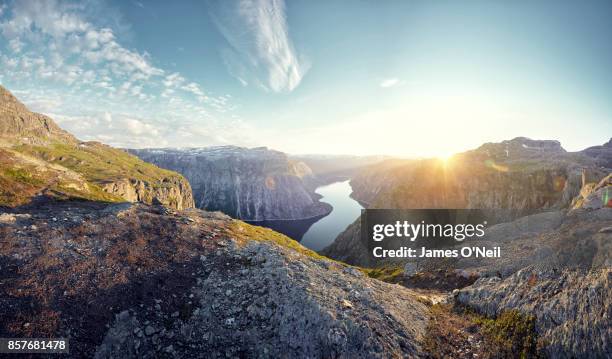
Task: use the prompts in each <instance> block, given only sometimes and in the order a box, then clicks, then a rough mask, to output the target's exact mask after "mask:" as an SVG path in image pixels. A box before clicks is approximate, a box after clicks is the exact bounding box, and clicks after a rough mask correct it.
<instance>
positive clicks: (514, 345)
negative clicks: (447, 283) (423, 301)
mask: <svg viewBox="0 0 612 359" xmlns="http://www.w3.org/2000/svg"><path fill="white" fill-rule="evenodd" d="M430 310H431V311H430V321H429V324H428V326H427V335H426V337H425V342H424V344H423V349H424V351H425V352H426V353H427V357H429V358H447V357H454V356H456V355H457V349H458V348H463V350H465V349H466V348H469V350H470V351H472V352H473V353H474V354H476V355H478V357H480V358H524V359H527V358H544V357H546V355H545V353H544V351H543V350H542V344H543V343H542V342H541V341H540V340H539V339H538V335H537V332H536V330H535V317H534V316H532V315H526V314H523V313H521V312H519V311H518V310H515V309H512V310H506V311H503V312H502V313H500V314H499V315H498V316H497V317H495V318H487V317H485V316H483V315H480V314H478V313H476V312H474V311H473V310H472V309H470V308H466V307H463V306H456V305H455V306H453V305H451V304H435V305H433V306H431V308H430ZM470 338H472V339H471V340H470ZM476 341H477V342H479V343H480V345H478V346H476V345H474V343H475V342H476Z"/></svg>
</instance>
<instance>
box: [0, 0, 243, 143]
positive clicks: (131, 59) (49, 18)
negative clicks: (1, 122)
mask: <svg viewBox="0 0 612 359" xmlns="http://www.w3.org/2000/svg"><path fill="white" fill-rule="evenodd" d="M90 1H93V2H95V1H97V0H90ZM0 2H1V0H0ZM9 7H10V11H4V17H3V18H0V43H3V44H5V45H6V51H5V48H2V49H1V50H2V53H0V79H2V83H3V84H4V85H6V86H9V90H11V91H13V92H14V93H15V95H16V96H18V97H19V99H20V100H21V101H23V102H24V103H26V104H27V105H28V106H31V107H32V109H33V110H35V111H39V112H42V113H46V114H49V115H50V116H51V117H52V118H54V119H56V120H57V121H58V122H59V123H60V125H61V126H62V127H64V128H65V129H66V130H68V131H70V132H72V133H74V134H75V135H76V136H77V137H78V138H80V139H83V140H99V141H103V142H105V143H107V144H110V145H114V146H120V147H151V146H155V147H159V146H165V145H172V146H203V145H213V144H227V143H226V142H224V141H229V140H232V142H234V143H239V144H240V143H242V144H244V143H245V141H244V140H243V138H242V137H241V136H243V134H246V133H248V131H244V128H243V126H242V125H241V124H240V121H228V120H227V118H231V116H232V111H233V109H234V108H235V106H233V105H232V104H231V103H230V101H229V97H227V96H216V95H212V94H209V93H207V91H204V90H203V89H204V87H203V86H202V85H201V84H199V83H197V82H194V81H192V80H190V79H188V78H186V77H185V76H184V75H182V74H181V73H179V72H175V71H172V72H168V71H165V70H164V69H162V68H161V67H158V66H156V65H155V64H154V61H153V59H152V58H151V56H150V55H149V54H147V53H146V52H143V51H136V50H133V49H128V48H126V47H124V46H123V45H122V44H121V41H120V39H119V36H118V34H117V33H116V32H114V30H113V29H111V28H108V27H107V25H101V24H100V23H99V21H100V20H99V19H98V18H97V17H96V16H95V14H94V15H92V13H90V12H88V11H86V8H85V6H84V5H82V4H78V3H73V2H66V1H58V0H48V1H39V0H20V1H14V2H11V3H10V4H9ZM7 10H9V9H8V8H7ZM4 40H6V41H4ZM0 46H2V45H0ZM19 90H21V91H19ZM230 124H231V125H230ZM179 130H180V131H179ZM221 133H224V137H223V138H222V137H220V134H221ZM198 134H201V135H198Z"/></svg>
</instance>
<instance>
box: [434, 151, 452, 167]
mask: <svg viewBox="0 0 612 359" xmlns="http://www.w3.org/2000/svg"><path fill="white" fill-rule="evenodd" d="M454 155H455V154H453V153H448V154H442V155H438V156H437V157H436V158H437V159H438V160H439V161H440V162H442V163H444V165H445V166H446V165H448V164H449V163H450V162H451V161H452V160H453V156H454Z"/></svg>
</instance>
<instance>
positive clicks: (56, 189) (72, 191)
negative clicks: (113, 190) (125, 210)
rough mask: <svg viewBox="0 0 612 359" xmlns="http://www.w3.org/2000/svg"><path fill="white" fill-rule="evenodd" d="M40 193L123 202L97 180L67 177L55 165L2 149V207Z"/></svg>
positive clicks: (20, 203)
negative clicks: (104, 189) (95, 182)
mask: <svg viewBox="0 0 612 359" xmlns="http://www.w3.org/2000/svg"><path fill="white" fill-rule="evenodd" d="M39 193H45V194H47V195H51V196H53V197H56V198H63V199H69V198H75V199H84V200H92V201H104V202H118V201H122V199H121V198H119V197H117V196H114V195H112V194H109V193H106V192H104V191H103V190H102V188H100V187H99V186H97V185H96V184H94V183H88V182H83V181H81V180H79V179H72V178H71V177H66V175H65V173H64V172H62V171H61V170H58V169H56V168H54V167H53V166H49V165H47V164H44V163H40V162H38V161H35V160H30V159H28V157H27V156H26V157H20V156H19V155H17V154H16V153H15V152H12V151H11V150H5V149H0V206H10V207H14V206H19V205H23V204H26V203H28V202H29V201H30V200H31V199H32V198H33V197H34V196H36V195H37V194H39Z"/></svg>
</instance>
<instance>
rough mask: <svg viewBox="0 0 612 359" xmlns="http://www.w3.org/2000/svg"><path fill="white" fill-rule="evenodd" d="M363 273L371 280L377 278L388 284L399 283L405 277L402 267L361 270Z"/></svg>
mask: <svg viewBox="0 0 612 359" xmlns="http://www.w3.org/2000/svg"><path fill="white" fill-rule="evenodd" d="M361 271H362V272H363V273H365V274H366V275H367V276H368V277H370V278H375V279H378V280H381V281H383V282H387V283H398V282H399V281H400V280H401V279H402V278H403V276H404V269H403V268H402V267H400V266H386V267H379V268H361Z"/></svg>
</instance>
